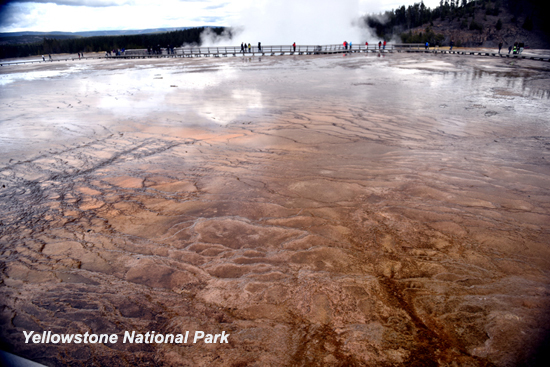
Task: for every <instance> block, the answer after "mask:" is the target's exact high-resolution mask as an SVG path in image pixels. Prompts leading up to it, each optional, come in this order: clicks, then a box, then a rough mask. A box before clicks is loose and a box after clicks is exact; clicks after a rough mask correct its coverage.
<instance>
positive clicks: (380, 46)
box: [378, 41, 382, 50]
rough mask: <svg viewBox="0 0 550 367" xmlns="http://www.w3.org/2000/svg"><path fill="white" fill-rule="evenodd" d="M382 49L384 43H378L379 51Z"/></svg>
mask: <svg viewBox="0 0 550 367" xmlns="http://www.w3.org/2000/svg"><path fill="white" fill-rule="evenodd" d="M381 48H382V41H378V50H380V49H381Z"/></svg>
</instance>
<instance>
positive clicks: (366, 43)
mask: <svg viewBox="0 0 550 367" xmlns="http://www.w3.org/2000/svg"><path fill="white" fill-rule="evenodd" d="M368 49H369V43H368V42H365V50H368Z"/></svg>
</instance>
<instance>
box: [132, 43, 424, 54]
mask: <svg viewBox="0 0 550 367" xmlns="http://www.w3.org/2000/svg"><path fill="white" fill-rule="evenodd" d="M419 45H420V46H422V45H421V44H413V46H412V47H420V46H419ZM396 47H401V45H394V44H387V45H386V46H382V45H380V47H379V46H378V44H369V45H368V46H367V45H364V44H361V45H354V44H352V45H351V46H347V47H344V45H339V44H338V45H296V47H293V46H292V45H275V46H273V45H268V46H261V48H260V47H258V46H251V47H250V48H249V47H248V46H247V47H245V48H242V49H241V47H240V46H211V47H198V46H184V47H177V48H173V49H168V48H163V49H161V52H160V53H158V52H154V51H151V52H149V51H147V50H146V49H140V50H126V51H125V52H124V53H123V54H122V55H121V56H130V57H131V56H148V55H151V56H154V55H157V56H159V55H165V56H200V55H209V56H221V55H223V56H227V55H234V56H237V55H239V54H241V55H242V54H253V55H257V54H261V55H277V54H299V55H303V54H307V55H311V54H326V53H336V52H365V51H369V52H370V51H380V50H385V51H393V50H394V49H396Z"/></svg>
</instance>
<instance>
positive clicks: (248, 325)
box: [0, 54, 550, 366]
mask: <svg viewBox="0 0 550 367" xmlns="http://www.w3.org/2000/svg"><path fill="white" fill-rule="evenodd" d="M549 70H550V65H549V64H548V63H542V62H537V61H529V60H500V59H488V58H487V59H486V58H480V57H479V58H476V57H468V56H455V55H424V54H420V55H409V54H405V55H403V54H390V55H386V56H385V57H378V56H377V55H373V54H369V55H353V56H345V57H343V56H342V55H337V56H330V57H319V56H311V57H304V56H301V57H269V58H262V59H259V58H250V59H249V58H245V59H243V58H228V59H190V60H189V59H186V60H174V59H172V60H156V61H151V60H131V61H124V62H119V61H113V60H109V61H107V60H96V61H82V62H71V63H67V64H64V63H57V64H55V65H54V64H49V65H48V64H45V65H44V64H41V65H28V66H17V67H9V68H5V69H2V70H0V72H1V74H0V84H1V85H2V86H1V88H0V104H1V107H0V108H1V111H2V114H1V117H0V127H1V129H0V153H1V154H0V214H1V215H0V245H1V252H0V254H1V255H0V259H1V260H0V261H1V263H0V264H1V265H0V266H1V268H0V269H1V276H2V283H1V287H0V300H1V305H2V308H1V314H0V324H1V326H0V337H1V340H2V349H4V350H7V351H11V352H13V353H15V354H18V355H21V356H25V357H27V358H30V359H32V360H35V361H38V362H41V363H44V364H46V365H52V366H58V365H59V366H62V365H71V366H75V365H91V364H92V363H93V364H94V365H102V366H117V365H160V366H183V365H189V366H206V365H209V366H211V365H212V366H217V365H219V366H245V365H249V366H266V365H271V366H277V365H289V366H290V365H296V366H302V365H303V366H306V365H307V366H310V365H311V366H315V365H319V366H320V365H326V366H339V365H346V366H350V365H366V366H401V365H403V366H415V365H416V366H437V365H439V366H492V365H496V366H516V365H529V364H532V365H535V364H536V363H537V361H538V360H539V361H540V356H541V354H540V353H541V350H543V349H544V347H545V346H547V344H548V343H547V341H545V340H547V339H546V335H548V332H549V331H550V330H549V329H550V314H549V309H548V307H549V305H550V287H549V286H550V277H549V270H550V248H549V243H550V195H549V194H550V164H549V162H550V134H549V131H550V130H549V128H550V122H549V118H548V116H550V103H549V99H550V73H549ZM30 330H32V331H37V332H39V331H42V330H52V331H53V332H55V333H65V334H66V333H79V332H80V333H84V332H86V331H88V332H89V333H109V334H111V333H119V335H122V334H123V333H124V331H132V330H135V331H138V332H147V331H156V332H157V333H163V334H166V333H179V332H185V331H186V330H190V331H195V330H203V331H206V332H209V333H221V331H225V332H226V333H229V334H231V336H230V337H229V344H211V345H207V344H186V345H185V344H184V345H176V344H147V345H136V344H134V345H131V344H122V343H120V342H119V343H117V344H100V345H97V344H95V345H91V344H88V345H83V344H80V345H76V344H65V345H63V344H61V345H53V344H50V345H42V344H25V343H24V341H25V339H24V335H23V331H30ZM545 343H546V344H545ZM537 358H538V359H537Z"/></svg>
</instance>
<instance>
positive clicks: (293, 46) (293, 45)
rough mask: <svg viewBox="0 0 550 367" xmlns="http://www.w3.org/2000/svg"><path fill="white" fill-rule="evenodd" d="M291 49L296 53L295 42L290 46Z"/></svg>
mask: <svg viewBox="0 0 550 367" xmlns="http://www.w3.org/2000/svg"><path fill="white" fill-rule="evenodd" d="M292 48H294V52H296V42H294V43H293V44H292Z"/></svg>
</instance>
